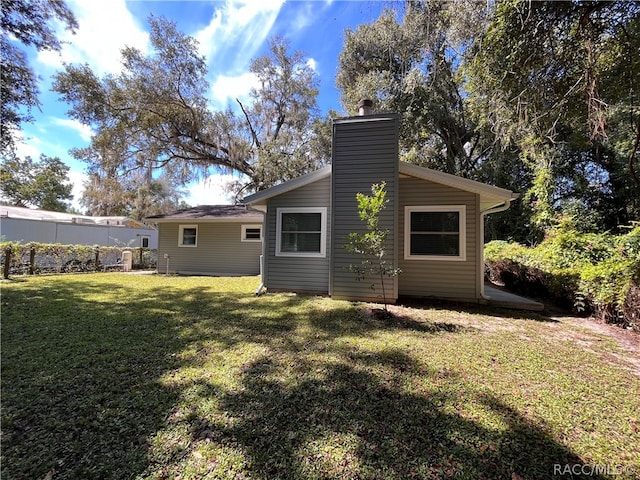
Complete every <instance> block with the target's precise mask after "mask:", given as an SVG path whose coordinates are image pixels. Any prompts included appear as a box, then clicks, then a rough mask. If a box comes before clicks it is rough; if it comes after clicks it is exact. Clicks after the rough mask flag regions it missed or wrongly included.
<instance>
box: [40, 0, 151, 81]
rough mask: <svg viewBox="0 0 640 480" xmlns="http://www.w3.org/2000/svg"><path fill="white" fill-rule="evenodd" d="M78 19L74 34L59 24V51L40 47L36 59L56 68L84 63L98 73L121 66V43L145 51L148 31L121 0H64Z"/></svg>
mask: <svg viewBox="0 0 640 480" xmlns="http://www.w3.org/2000/svg"><path fill="white" fill-rule="evenodd" d="M67 5H68V6H69V7H70V8H71V10H72V11H73V13H74V15H75V16H76V19H77V20H78V29H77V31H76V34H75V35H73V34H71V32H69V31H67V30H64V28H63V26H62V25H60V28H59V30H58V38H59V39H60V40H61V41H63V42H65V43H64V44H63V47H62V51H61V52H60V54H58V53H56V52H48V51H43V52H40V53H39V54H38V60H39V61H40V62H42V63H44V64H46V65H49V66H51V67H54V68H56V69H60V68H61V67H62V63H63V62H65V63H88V64H89V66H90V67H91V69H92V70H93V71H94V72H95V73H96V74H97V75H98V76H102V75H104V74H105V73H116V72H119V71H120V69H121V65H120V50H121V49H122V48H123V47H124V46H125V45H128V46H131V47H136V48H139V49H140V50H142V51H143V52H146V51H147V50H148V48H149V34H148V33H147V32H145V31H144V30H143V29H141V28H140V27H139V26H138V25H137V24H136V22H135V20H134V17H133V16H132V15H131V12H129V10H128V9H127V6H126V3H125V0H91V1H86V0H68V1H67Z"/></svg>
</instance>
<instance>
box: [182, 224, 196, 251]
mask: <svg viewBox="0 0 640 480" xmlns="http://www.w3.org/2000/svg"><path fill="white" fill-rule="evenodd" d="M185 228H195V229H196V243H195V245H185V244H184V243H182V241H183V240H184V230H185ZM178 246H179V247H184V248H196V247H197V246H198V225H179V226H178Z"/></svg>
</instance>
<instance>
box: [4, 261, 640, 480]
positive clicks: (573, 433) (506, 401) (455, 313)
mask: <svg viewBox="0 0 640 480" xmlns="http://www.w3.org/2000/svg"><path fill="white" fill-rule="evenodd" d="M258 284H259V279H258V278H256V277H250V278H233V279H230V278H206V277H166V276H160V275H127V274H118V273H113V274H110V273H107V274H104V273H103V274H86V275H68V276H43V277H33V278H24V279H22V278H18V279H14V280H10V281H4V282H3V283H2V285H1V287H2V345H1V346H2V352H1V354H2V472H1V473H2V475H1V476H2V478H3V479H4V480H9V479H43V478H45V477H47V478H53V479H64V478H75V479H92V478H96V479H119V480H120V479H128V478H140V479H143V478H144V479H160V478H167V479H178V478H180V479H187V478H193V479H200V478H233V479H265V480H270V479H280V478H282V479H296V478H299V479H308V478H309V479H315V478H317V479H329V478H331V479H334V478H345V479H356V478H357V479H365V478H366V479H369V478H371V479H373V478H376V479H378V478H379V479H409V478H424V479H429V478H448V477H454V478H466V479H474V480H476V479H481V478H488V479H498V478H500V479H507V480H510V479H548V478H554V473H556V474H558V475H555V476H556V477H557V478H579V477H580V475H575V474H576V473H578V474H584V476H585V477H587V476H588V474H590V473H591V474H593V475H591V476H588V478H616V479H631V478H638V476H640V411H639V410H640V407H639V395H640V379H639V378H638V377H637V376H635V375H634V373H632V372H631V371H629V370H628V369H625V368H623V367H622V366H621V365H619V364H618V363H620V361H619V356H620V354H621V353H623V352H621V351H620V350H619V347H618V346H617V344H616V343H615V342H614V341H613V340H611V339H610V338H608V337H605V336H601V335H599V334H596V333H593V332H592V331H590V330H587V329H583V328H581V327H580V326H579V324H576V322H573V321H553V320H550V319H548V318H546V317H542V316H536V315H533V314H531V315H529V314H521V313H514V312H510V311H508V310H492V309H487V308H482V307H458V308H453V307H452V306H451V305H449V306H445V305H439V306H431V307H430V306H423V307H422V308H420V309H418V308H412V307H400V308H394V311H395V312H396V315H397V316H396V318H394V319H392V320H379V319H375V318H372V317H370V316H369V315H368V314H367V312H366V305H360V304H353V303H350V302H340V301H333V300H330V299H327V298H317V297H305V296H295V295H286V294H273V295H271V294H267V295H264V296H262V297H255V296H254V295H253V292H254V291H255V289H256V288H257V286H258ZM607 470H608V473H607ZM569 471H571V472H573V474H574V475H573V477H571V475H570V474H569V473H568V472H569ZM618 473H621V474H620V475H617V474H618ZM561 474H562V475H561Z"/></svg>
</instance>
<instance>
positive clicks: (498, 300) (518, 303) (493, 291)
mask: <svg viewBox="0 0 640 480" xmlns="http://www.w3.org/2000/svg"><path fill="white" fill-rule="evenodd" d="M484 294H485V296H486V297H487V298H488V299H489V305H492V306H494V307H506V308H513V309H515V310H533V311H535V312H540V311H542V310H544V305H543V304H542V303H540V302H536V301H534V300H531V299H528V298H525V297H520V296H518V295H514V294H513V293H509V292H505V291H504V290H500V289H498V288H495V287H492V286H491V285H487V284H485V286H484Z"/></svg>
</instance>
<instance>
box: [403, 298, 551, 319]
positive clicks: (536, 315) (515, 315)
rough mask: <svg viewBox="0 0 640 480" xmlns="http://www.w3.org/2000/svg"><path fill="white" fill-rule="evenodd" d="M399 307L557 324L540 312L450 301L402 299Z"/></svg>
mask: <svg viewBox="0 0 640 480" xmlns="http://www.w3.org/2000/svg"><path fill="white" fill-rule="evenodd" d="M399 305H401V306H405V307H410V308H417V309H423V310H436V311H438V310H443V311H444V310H446V311H454V312H462V313H467V314H472V315H485V316H491V317H499V318H510V319H513V320H532V321H535V322H543V323H558V320H556V319H554V318H551V317H549V316H547V315H544V314H543V313H540V312H533V311H527V310H514V309H510V308H507V307H494V306H490V305H480V304H477V303H465V302H455V301H452V300H439V299H417V298H403V299H401V302H400V303H399Z"/></svg>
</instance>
